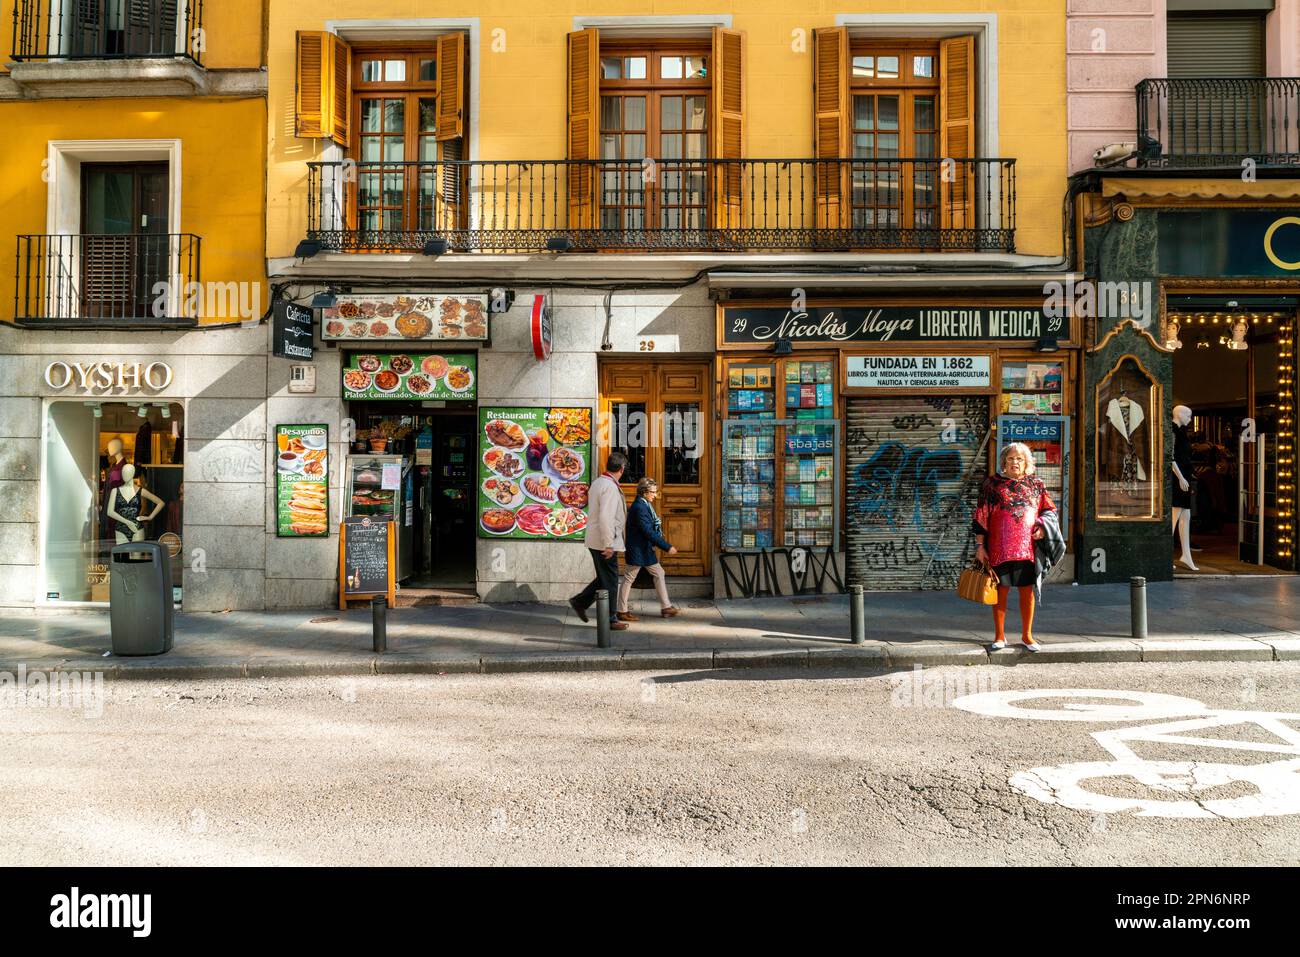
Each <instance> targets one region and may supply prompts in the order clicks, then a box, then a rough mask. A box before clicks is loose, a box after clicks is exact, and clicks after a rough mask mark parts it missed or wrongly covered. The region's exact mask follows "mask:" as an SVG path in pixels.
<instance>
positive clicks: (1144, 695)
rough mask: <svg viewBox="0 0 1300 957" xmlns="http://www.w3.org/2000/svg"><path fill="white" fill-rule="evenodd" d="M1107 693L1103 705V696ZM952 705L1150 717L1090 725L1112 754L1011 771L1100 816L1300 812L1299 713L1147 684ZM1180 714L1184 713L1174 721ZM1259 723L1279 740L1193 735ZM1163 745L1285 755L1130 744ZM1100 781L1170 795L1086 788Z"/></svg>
mask: <svg viewBox="0 0 1300 957" xmlns="http://www.w3.org/2000/svg"><path fill="white" fill-rule="evenodd" d="M1059 698H1083V699H1091V700H1085V701H1083V702H1073V703H1066V704H1064V705H1062V706H1060V707H1057V708H1025V707H1020V704H1021V703H1022V702H1028V701H1033V700H1040V699H1059ZM1096 699H1102V700H1104V701H1107V702H1114V703H1106V704H1098V703H1096ZM953 706H954V707H956V708H961V709H962V710H963V711H968V712H971V713H973V714H979V715H984V716H986V717H992V718H1026V719H1029V720H1034V721H1092V722H1102V721H1104V722H1115V723H1118V722H1147V721H1159V723H1158V724H1141V725H1138V726H1136V727H1123V728H1115V729H1107V730H1104V731H1094V732H1092V737H1093V739H1094V740H1096V742H1097V743H1098V744H1100V745H1101V746H1102V747H1103V748H1105V749H1106V750H1107V751H1108V752H1110V754H1111V756H1112V757H1113V758H1114V760H1112V761H1085V762H1078V763H1074V764H1061V765H1055V766H1052V767H1040V768H1032V769H1030V770H1028V771H1021V772H1018V773H1016V774H1014V775H1012V776H1011V778H1010V779H1009V780H1008V782H1007V783H1008V784H1010V785H1011V787H1012V789H1013V790H1015V791H1017V792H1019V793H1020V794H1024V795H1025V796H1027V797H1031V798H1033V799H1035V800H1037V801H1042V802H1043V803H1044V804H1058V805H1060V806H1062V807H1068V808H1072V809H1074V810H1078V811H1089V812H1093V813H1102V814H1115V813H1119V812H1123V811H1131V812H1133V813H1135V815H1136V816H1138V817H1168V818H1220V817H1222V818H1245V817H1275V816H1281V815H1286V814H1300V731H1297V730H1296V729H1295V728H1293V727H1291V725H1290V724H1288V723H1287V722H1300V714H1289V713H1286V712H1264V711H1233V710H1219V709H1213V708H1210V707H1208V706H1206V705H1205V704H1204V703H1202V702H1200V701H1196V700H1194V699H1192V698H1182V697H1179V696H1177V695H1167V694H1157V693H1153V692H1143V691H1113V690H1099V689H1088V688H1068V689H1046V688H1044V689H1035V690H1026V691H991V692H986V693H982V694H973V695H966V696H964V697H961V698H957V699H955V700H954V701H953ZM1174 719H1177V720H1174ZM1236 725H1254V726H1256V727H1258V728H1261V729H1263V730H1264V731H1266V732H1268V733H1269V734H1270V735H1271V736H1272V737H1274V738H1276V739H1277V741H1276V742H1267V743H1265V742H1259V741H1249V740H1233V739H1232V738H1214V737H1198V736H1197V735H1195V734H1194V733H1193V732H1197V731H1208V730H1210V729H1218V728H1229V727H1233V726H1236ZM1136 742H1143V743H1148V744H1150V743H1166V744H1177V745H1183V746H1192V747H1203V748H1220V749H1225V750H1230V751H1241V752H1255V753H1258V754H1272V755H1288V756H1289V757H1284V758H1280V759H1274V760H1272V761H1264V762H1262V763H1259V764H1217V763H1209V762H1201V761H1147V760H1144V759H1143V758H1140V757H1138V755H1137V753H1136V752H1134V750H1133V749H1132V747H1130V743H1136ZM1098 778H1129V779H1132V780H1135V781H1137V782H1138V783H1140V784H1143V785H1146V786H1147V787H1149V788H1151V789H1152V790H1154V791H1157V792H1163V793H1166V794H1169V795H1170V799H1169V800H1161V799H1152V798H1130V797H1117V796H1113V795H1107V794H1098V793H1097V792H1095V791H1089V790H1088V789H1087V788H1086V787H1085V786H1084V785H1085V783H1086V782H1088V781H1091V780H1095V779H1098ZM1233 783H1240V784H1248V785H1251V786H1252V787H1253V789H1254V793H1251V794H1246V795H1241V796H1238V797H1231V798H1215V799H1198V798H1197V795H1198V794H1199V793H1200V792H1204V791H1206V790H1209V789H1210V788H1215V787H1220V786H1222V785H1227V784H1233Z"/></svg>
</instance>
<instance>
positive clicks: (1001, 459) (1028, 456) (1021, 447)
mask: <svg viewBox="0 0 1300 957" xmlns="http://www.w3.org/2000/svg"><path fill="white" fill-rule="evenodd" d="M1012 452H1019V453H1020V454H1021V455H1023V456H1024V457H1025V461H1026V462H1028V463H1029V464H1028V465H1026V466H1025V474H1026V475H1033V474H1034V469H1035V467H1036V466H1035V465H1034V453H1033V452H1031V451H1030V450H1029V446H1027V445H1025V443H1024V442H1012V443H1011V444H1010V445H1007V446H1004V447H1003V449H1002V454H1000V455H999V456H998V471H999V472H1002V473H1003V474H1006V473H1005V469H1006V467H1007V456H1008V455H1010V454H1011V453H1012Z"/></svg>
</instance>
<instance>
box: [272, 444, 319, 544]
mask: <svg viewBox="0 0 1300 957" xmlns="http://www.w3.org/2000/svg"><path fill="white" fill-rule="evenodd" d="M329 475H330V470H329V428H328V427H327V426H325V425H277V426H276V427H275V534H276V535H277V536H278V537H280V538H321V537H324V536H326V535H329V533H330V530H329Z"/></svg>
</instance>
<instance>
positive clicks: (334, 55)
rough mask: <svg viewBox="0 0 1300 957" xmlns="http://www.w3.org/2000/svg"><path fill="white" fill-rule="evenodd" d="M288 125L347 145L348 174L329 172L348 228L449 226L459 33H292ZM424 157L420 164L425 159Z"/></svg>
mask: <svg viewBox="0 0 1300 957" xmlns="http://www.w3.org/2000/svg"><path fill="white" fill-rule="evenodd" d="M296 39H297V77H296V87H295V102H294V108H295V134H296V135H297V136H300V137H304V138H312V139H332V140H333V141H334V142H336V143H338V144H339V145H341V146H343V147H345V148H346V149H347V150H348V156H349V159H350V160H352V161H354V162H355V163H356V164H357V167H356V168H355V173H356V176H355V177H353V176H351V175H348V171H347V170H344V171H343V172H342V173H337V172H336V177H337V179H336V181H335V183H334V186H335V187H341V188H342V191H343V193H344V206H345V209H346V213H345V216H346V220H347V222H348V223H349V228H351V229H357V230H370V231H376V230H378V231H392V230H415V229H418V230H430V229H448V228H455V227H456V226H457V225H458V224H459V223H460V221H461V213H462V203H461V195H462V192H463V184H462V181H463V179H464V175H463V170H462V169H461V168H460V167H458V166H447V165H438V164H442V163H445V161H448V160H458V159H461V158H462V157H463V156H464V152H465V133H466V129H465V77H466V71H465V65H466V59H465V57H466V47H465V34H464V33H448V34H444V35H443V36H440V37H437V38H436V39H435V40H432V41H429V42H423V43H398V42H392V43H376V44H367V45H358V46H353V45H351V44H349V43H347V42H346V41H344V40H343V39H341V38H340V37H339V36H338V35H337V34H334V33H327V32H324V31H311V30H303V31H299V32H298V34H297V38H296ZM426 164H427V165H426Z"/></svg>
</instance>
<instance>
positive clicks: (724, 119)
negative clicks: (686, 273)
mask: <svg viewBox="0 0 1300 957" xmlns="http://www.w3.org/2000/svg"><path fill="white" fill-rule="evenodd" d="M709 75H710V76H711V77H712V82H713V89H712V94H713V95H712V108H713V116H712V117H710V122H709V138H710V140H711V141H712V142H711V144H710V148H711V158H712V159H715V160H739V159H742V158H743V157H744V155H745V36H744V34H743V33H741V32H740V31H739V30H726V29H723V28H722V27H714V28H713V62H712V64H710V69H709ZM714 168H715V171H716V175H715V176H714V177H713V224H712V225H713V228H714V229H739V228H740V227H742V226H743V225H744V223H743V222H742V216H743V211H742V209H741V196H742V195H743V194H744V186H743V182H744V178H743V176H742V175H741V174H742V169H741V164H740V163H719V164H716V165H715V167H714Z"/></svg>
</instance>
